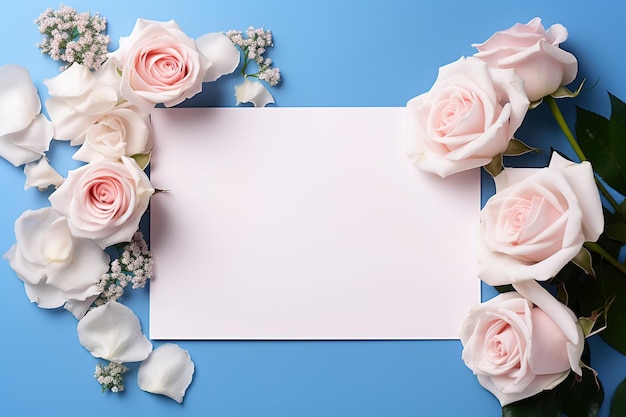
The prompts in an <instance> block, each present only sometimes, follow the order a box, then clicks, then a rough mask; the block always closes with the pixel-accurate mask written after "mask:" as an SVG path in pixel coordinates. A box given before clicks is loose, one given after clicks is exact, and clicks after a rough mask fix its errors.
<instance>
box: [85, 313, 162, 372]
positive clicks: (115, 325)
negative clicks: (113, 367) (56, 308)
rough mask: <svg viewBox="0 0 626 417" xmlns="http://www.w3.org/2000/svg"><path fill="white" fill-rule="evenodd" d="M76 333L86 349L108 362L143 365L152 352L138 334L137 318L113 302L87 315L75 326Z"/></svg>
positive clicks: (149, 344)
mask: <svg viewBox="0 0 626 417" xmlns="http://www.w3.org/2000/svg"><path fill="white" fill-rule="evenodd" d="M77 330H78V339H79V341H80V343H81V345H83V346H84V347H85V349H87V350H88V351H89V352H90V353H91V354H92V355H93V356H95V357H96V358H102V359H106V360H108V361H110V362H116V363H125V362H137V361H142V360H144V359H145V358H147V357H148V355H149V354H150V352H151V351H152V343H150V341H149V340H148V339H147V338H146V336H144V334H143V333H142V332H141V324H140V323H139V318H138V317H137V316H136V315H135V313H134V312H133V311H132V310H131V309H130V308H128V307H126V306H125V305H123V304H120V303H118V302H116V301H111V302H108V303H106V304H104V305H103V306H100V307H97V308H94V309H93V310H91V311H89V312H88V313H87V314H85V317H83V318H82V319H81V320H80V321H79V322H78V327H77Z"/></svg>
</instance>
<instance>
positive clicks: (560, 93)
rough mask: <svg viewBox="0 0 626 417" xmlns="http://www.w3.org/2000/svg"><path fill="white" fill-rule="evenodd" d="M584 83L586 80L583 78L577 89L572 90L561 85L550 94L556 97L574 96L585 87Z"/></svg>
mask: <svg viewBox="0 0 626 417" xmlns="http://www.w3.org/2000/svg"><path fill="white" fill-rule="evenodd" d="M583 85H585V80H582V82H581V83H580V85H579V86H578V88H577V89H576V91H570V90H569V89H568V88H567V87H565V86H560V87H559V88H557V89H556V91H555V92H554V93H552V94H550V95H551V96H552V97H554V98H574V97H576V96H577V95H579V94H580V91H581V90H582V89H583Z"/></svg>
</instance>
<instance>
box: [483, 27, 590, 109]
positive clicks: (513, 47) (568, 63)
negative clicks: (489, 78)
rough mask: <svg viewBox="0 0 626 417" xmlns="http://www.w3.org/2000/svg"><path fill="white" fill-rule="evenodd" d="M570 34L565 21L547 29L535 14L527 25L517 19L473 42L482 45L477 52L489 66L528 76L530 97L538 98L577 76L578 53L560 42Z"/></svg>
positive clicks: (527, 89)
mask: <svg viewBox="0 0 626 417" xmlns="http://www.w3.org/2000/svg"><path fill="white" fill-rule="evenodd" d="M567 36H568V33H567V29H566V28H565V27H564V26H563V25H561V24H554V25H552V26H551V27H550V28H548V30H545V29H544V27H543V25H542V24H541V19H540V18H538V17H535V18H534V19H532V20H531V21H530V22H528V23H527V24H525V25H524V24H521V23H516V24H515V25H513V26H512V27H511V28H509V29H506V30H503V31H499V32H496V33H495V34H493V35H492V36H491V37H490V38H489V39H488V40H487V41H485V42H484V43H481V44H473V45H472V46H473V47H475V48H476V49H478V52H477V53H476V54H475V55H474V56H476V57H478V58H480V59H483V60H485V62H487V63H488V64H489V66H491V67H494V68H511V69H514V70H515V71H517V73H518V74H519V75H520V76H521V77H522V78H523V79H524V83H525V88H526V93H527V94H528V98H529V100H530V101H536V100H539V99H540V98H542V97H545V96H547V95H550V94H552V93H554V92H555V91H556V90H557V89H558V88H559V87H560V86H562V85H567V84H569V83H571V82H572V81H574V79H575V78H576V74H577V72H578V61H577V60H576V57H575V56H574V55H572V54H571V53H569V52H567V51H564V50H562V49H561V48H560V46H559V45H560V44H561V43H562V42H565V40H566V39H567Z"/></svg>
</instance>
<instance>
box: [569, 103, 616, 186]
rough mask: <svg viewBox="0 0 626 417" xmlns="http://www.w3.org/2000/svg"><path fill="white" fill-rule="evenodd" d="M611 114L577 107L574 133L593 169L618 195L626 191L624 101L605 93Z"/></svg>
mask: <svg viewBox="0 0 626 417" xmlns="http://www.w3.org/2000/svg"><path fill="white" fill-rule="evenodd" d="M609 98H610V100H611V117H610V118H609V119H608V120H607V119H606V118H604V117H603V116H600V115H598V114H595V113H593V112H590V111H588V110H583V109H581V108H577V112H576V136H577V138H578V142H579V144H580V147H581V148H582V150H583V152H584V154H585V156H586V157H587V159H589V161H590V162H591V164H592V165H593V168H594V171H595V172H596V173H597V174H598V175H599V176H600V177H602V179H604V181H605V182H606V183H607V184H608V185H609V186H610V187H611V188H613V189H615V190H616V191H617V192H619V193H620V194H623V195H624V194H626V140H624V137H626V104H625V103H624V102H622V101H621V100H620V99H618V98H617V97H615V96H613V95H612V94H610V93H609Z"/></svg>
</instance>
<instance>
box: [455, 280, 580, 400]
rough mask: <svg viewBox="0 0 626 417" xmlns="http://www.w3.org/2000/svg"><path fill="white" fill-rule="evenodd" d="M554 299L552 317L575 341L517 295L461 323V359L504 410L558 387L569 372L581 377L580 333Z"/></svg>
mask: <svg viewBox="0 0 626 417" xmlns="http://www.w3.org/2000/svg"><path fill="white" fill-rule="evenodd" d="M553 300H554V304H553V306H552V307H553V309H554V310H556V313H557V314H559V315H561V316H564V317H566V318H567V320H569V322H568V324H569V325H570V326H573V327H575V330H576V334H575V335H574V339H575V340H570V339H569V338H568V337H567V336H566V334H565V333H564V332H563V331H562V330H561V328H560V326H559V325H557V322H556V321H555V320H554V319H553V317H552V316H551V315H550V314H548V312H547V311H544V310H542V309H540V308H538V307H536V306H534V305H533V303H531V302H530V301H528V300H527V299H525V298H523V297H522V296H520V295H519V294H518V293H516V292H508V293H504V294H500V295H497V296H496V297H494V298H492V299H491V300H489V301H487V302H485V303H482V304H479V305H478V306H476V307H475V308H474V309H472V311H470V313H469V315H468V317H467V318H466V319H465V321H464V322H463V325H462V328H461V332H460V338H461V343H462V344H463V353H462V358H463V361H464V362H465V364H466V365H467V367H468V368H470V369H471V370H472V372H474V374H475V375H476V376H477V377H478V382H479V383H480V384H481V385H482V386H483V387H484V388H485V389H487V390H489V391H490V392H491V393H492V394H494V395H495V396H496V397H497V398H498V400H499V401H500V403H501V404H502V406H505V405H507V404H510V403H513V402H515V401H519V400H522V399H524V398H528V397H530V396H533V395H535V394H538V393H540V392H541V391H543V390H549V389H552V388H554V387H556V386H557V385H558V384H559V383H560V382H562V381H563V380H564V379H565V378H566V377H567V375H568V374H569V372H570V369H572V370H573V371H574V372H575V373H576V374H578V375H582V371H581V368H580V364H579V362H580V357H581V355H582V352H583V348H584V337H583V332H582V329H581V327H580V326H579V325H578V324H577V319H576V316H575V315H574V313H572V311H571V310H569V309H568V308H567V307H566V306H565V305H563V304H561V303H559V302H558V301H557V300H556V299H554V298H553Z"/></svg>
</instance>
